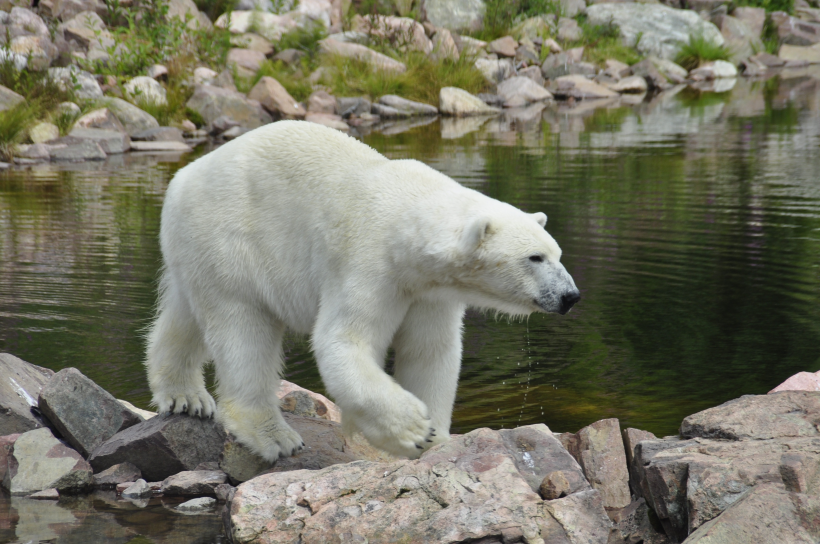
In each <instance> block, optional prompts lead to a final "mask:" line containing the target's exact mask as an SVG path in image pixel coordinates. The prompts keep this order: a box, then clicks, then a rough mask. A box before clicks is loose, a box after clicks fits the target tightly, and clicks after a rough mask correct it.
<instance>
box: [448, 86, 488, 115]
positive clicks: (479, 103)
mask: <svg viewBox="0 0 820 544" xmlns="http://www.w3.org/2000/svg"><path fill="white" fill-rule="evenodd" d="M439 111H441V113H442V115H453V116H455V117H465V116H470V115H494V114H497V113H499V112H500V111H501V110H499V109H498V108H493V107H491V106H488V105H487V104H486V103H485V102H484V101H483V100H481V99H480V98H478V97H477V96H473V95H471V94H470V93H468V92H467V91H465V90H463V89H459V88H457V87H443V88H442V89H441V90H440V91H439Z"/></svg>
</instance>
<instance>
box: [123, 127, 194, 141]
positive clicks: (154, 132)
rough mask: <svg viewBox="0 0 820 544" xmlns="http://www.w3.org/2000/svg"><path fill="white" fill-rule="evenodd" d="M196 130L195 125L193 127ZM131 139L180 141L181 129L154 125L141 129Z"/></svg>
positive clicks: (181, 138)
mask: <svg viewBox="0 0 820 544" xmlns="http://www.w3.org/2000/svg"><path fill="white" fill-rule="evenodd" d="M194 130H196V127H194ZM131 139H133V140H138V141H146V142H182V143H185V138H183V137H182V131H181V130H180V129H178V128H176V127H156V128H149V129H148V130H141V131H140V132H137V133H136V134H134V135H133V136H132V137H131Z"/></svg>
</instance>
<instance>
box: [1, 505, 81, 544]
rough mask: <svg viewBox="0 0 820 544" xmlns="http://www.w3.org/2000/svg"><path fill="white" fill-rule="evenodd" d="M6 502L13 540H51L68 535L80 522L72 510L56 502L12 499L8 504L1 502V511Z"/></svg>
mask: <svg viewBox="0 0 820 544" xmlns="http://www.w3.org/2000/svg"><path fill="white" fill-rule="evenodd" d="M4 502H5V504H6V505H7V507H8V510H7V512H8V520H9V521H10V527H9V529H11V531H12V537H13V538H12V539H11V540H20V541H23V542H28V541H32V540H33V541H34V542H37V541H38V540H49V539H54V538H57V537H61V536H63V535H66V534H68V533H69V532H71V530H72V529H73V528H74V527H77V521H78V520H77V518H76V517H75V516H74V514H73V513H72V512H71V510H68V509H66V508H64V507H62V506H60V505H58V504H57V503H56V502H52V501H39V500H33V499H28V498H25V497H12V498H11V499H10V500H8V501H7V502H6V501H3V502H0V509H2V506H3V504H4ZM0 515H3V514H0ZM15 518H16V520H15ZM4 525H5V524H4ZM0 534H2V533H0Z"/></svg>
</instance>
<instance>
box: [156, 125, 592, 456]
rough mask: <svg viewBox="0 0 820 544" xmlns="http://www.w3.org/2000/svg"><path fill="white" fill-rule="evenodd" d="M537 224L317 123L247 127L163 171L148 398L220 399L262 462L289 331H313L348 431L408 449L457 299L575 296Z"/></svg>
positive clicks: (441, 432)
mask: <svg viewBox="0 0 820 544" xmlns="http://www.w3.org/2000/svg"><path fill="white" fill-rule="evenodd" d="M546 221H547V218H546V216H545V215H544V214H543V213H535V214H528V213H524V212H522V211H520V210H518V209H516V208H514V207H513V206H510V205H508V204H505V203H502V202H499V201H497V200H494V199H492V198H489V197H487V196H484V195H482V194H481V193H478V192H476V191H473V190H471V189H467V188H465V187H462V186H461V185H459V184H458V183H456V182H455V181H453V180H451V179H450V178H448V177H447V176H445V175H443V174H441V173H439V172H436V171H435V170H433V169H432V168H429V167H427V166H425V165H424V164H422V163H420V162H417V161H414V160H388V159H387V158H385V157H384V156H382V155H380V154H379V153H377V152H376V151H374V150H373V149H371V148H370V147H368V146H366V145H365V144H362V143H360V142H359V141H357V140H355V139H354V138H351V137H348V136H346V135H344V134H342V133H340V132H338V131H336V130H332V129H329V128H325V127H322V126H319V125H316V124H312V123H307V122H303V121H282V122H278V123H273V124H270V125H267V126H264V127H261V128H258V129H256V130H254V131H252V132H249V133H247V134H246V135H244V136H242V137H240V138H237V139H236V140H234V141H232V142H230V143H228V144H225V145H224V146H222V147H221V148H219V149H217V150H216V151H214V152H212V153H210V154H208V155H206V156H205V157H202V158H200V159H198V160H196V161H195V162H193V163H191V164H190V165H188V166H186V167H185V168H183V169H181V170H180V171H179V172H178V173H177V174H176V176H174V178H173V180H172V181H171V183H170V185H169V186H168V192H167V194H166V196H165V204H164V206H163V209H162V223H161V229H160V243H161V247H162V254H163V258H164V268H163V271H162V278H161V282H160V295H159V304H158V314H157V317H156V320H155V321H154V323H153V325H152V328H151V331H150V334H149V338H148V349H147V362H146V366H147V371H148V379H149V383H150V386H151V391H152V392H153V402H154V403H155V404H156V405H157V407H158V409H159V411H160V412H169V411H173V412H177V413H179V412H185V411H187V412H188V413H189V414H193V415H197V414H198V415H201V416H206V417H207V416H210V415H212V414H214V413H216V415H217V418H218V420H219V421H221V422H222V423H223V425H224V426H225V427H226V428H227V429H228V430H229V431H231V432H232V433H233V434H234V435H235V436H236V437H237V438H238V440H239V441H241V442H242V443H244V444H246V445H247V446H249V447H250V448H251V449H252V450H253V451H254V452H256V453H257V454H259V455H261V456H263V457H264V458H266V459H268V460H271V461H272V460H275V459H276V458H277V457H279V456H281V455H291V454H293V453H295V452H296V451H298V450H299V449H300V448H301V447H302V446H303V445H304V444H303V442H302V440H301V438H300V437H299V435H298V434H297V433H296V432H295V431H294V430H293V429H291V428H290V427H289V426H288V424H287V423H286V422H285V420H284V419H283V417H282V414H281V413H280V411H279V400H278V398H277V396H276V391H277V389H278V387H279V382H280V374H281V372H282V366H283V359H282V336H283V334H284V333H285V330H286V328H287V329H291V330H293V331H296V332H298V333H305V334H310V335H311V338H312V346H313V350H314V353H315V356H316V360H317V362H318V366H319V372H320V373H321V376H322V380H323V381H324V383H325V386H326V387H327V390H328V392H329V393H330V395H332V396H333V398H334V399H335V401H336V402H337V403H338V404H339V406H340V408H341V409H342V414H343V416H342V417H343V421H344V424H345V427H346V428H347V430H353V429H355V430H359V431H361V432H362V433H363V434H364V435H365V437H366V438H367V439H368V440H369V441H370V442H371V443H372V444H373V445H374V446H376V447H378V448H381V449H383V450H385V451H388V452H390V453H393V454H395V455H403V456H408V457H417V456H418V455H419V454H420V453H421V451H422V450H424V449H426V448H428V447H430V446H432V445H434V444H436V443H439V442H443V441H445V440H447V439H448V438H449V428H450V417H451V412H452V408H453V401H454V399H455V394H456V386H457V382H458V374H459V367H460V363H461V329H462V317H463V314H464V311H465V309H466V307H467V306H468V305H469V306H475V307H479V308H488V309H495V310H497V311H500V312H505V313H508V314H512V315H528V314H530V313H532V312H558V313H561V314H563V313H566V312H567V311H569V309H570V308H571V307H572V305H573V304H574V303H575V302H577V301H578V300H579V298H580V295H579V293H578V289H577V288H576V287H575V284H574V282H573V280H572V278H571V277H570V275H569V274H568V273H567V271H566V270H565V269H564V267H563V266H562V265H561V263H560V262H559V258H560V257H561V250H560V249H559V247H558V245H557V244H556V243H555V240H553V238H552V237H551V236H550V235H549V234H547V232H546V231H545V230H544V225H545V224H546ZM390 346H392V347H393V349H394V350H395V372H394V375H393V377H391V376H389V375H388V374H387V373H385V372H384V362H385V355H386V352H387V349H388V347H390ZM209 359H212V360H213V361H214V364H215V368H216V378H217V393H218V398H219V409H218V411H217V410H216V406H215V403H214V400H213V399H212V398H211V396H210V395H209V394H208V392H207V391H206V390H205V383H204V379H203V375H202V365H203V363H204V362H206V361H207V360H209Z"/></svg>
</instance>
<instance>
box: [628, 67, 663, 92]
mask: <svg viewBox="0 0 820 544" xmlns="http://www.w3.org/2000/svg"><path fill="white" fill-rule="evenodd" d="M632 73H633V74H634V75H636V76H640V77H642V78H644V79H645V80H646V84H647V86H648V87H649V89H657V90H659V91H663V90H665V89H668V88H670V87H671V86H672V85H671V84H670V83H669V81H668V80H667V79H666V77H665V76H664V75H663V74H662V73H661V72H660V71H659V70H658V68H657V67H656V66H655V64H654V63H653V62H652V60H651V59H644V60H642V61H641V62H639V63H637V64H633V65H632Z"/></svg>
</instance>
